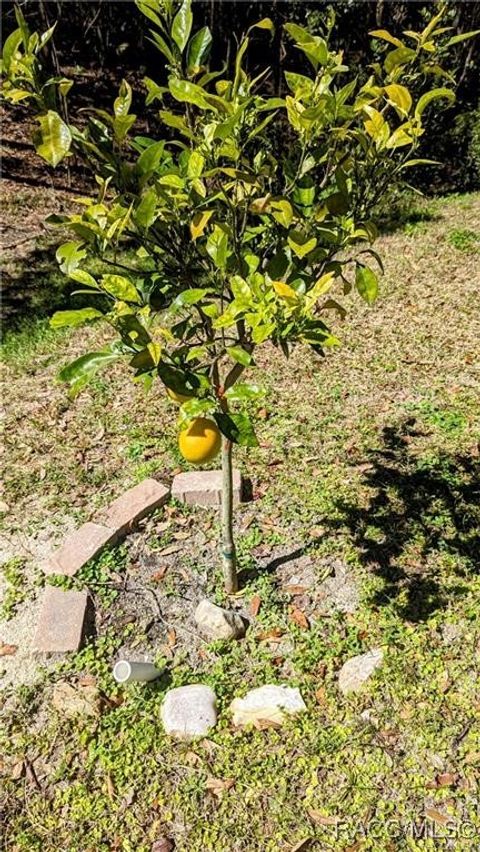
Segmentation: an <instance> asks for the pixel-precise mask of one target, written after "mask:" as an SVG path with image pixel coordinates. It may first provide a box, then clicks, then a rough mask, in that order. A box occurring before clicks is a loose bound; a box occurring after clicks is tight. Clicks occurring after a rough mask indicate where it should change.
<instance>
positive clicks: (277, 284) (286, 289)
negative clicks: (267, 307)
mask: <svg viewBox="0 0 480 852" xmlns="http://www.w3.org/2000/svg"><path fill="white" fill-rule="evenodd" d="M272 287H273V289H274V290H275V293H276V294H277V296H280V298H281V299H286V300H287V301H295V302H298V295H297V293H296V292H295V290H294V289H293V287H290V285H289V284H285V283H284V282H283V281H272Z"/></svg>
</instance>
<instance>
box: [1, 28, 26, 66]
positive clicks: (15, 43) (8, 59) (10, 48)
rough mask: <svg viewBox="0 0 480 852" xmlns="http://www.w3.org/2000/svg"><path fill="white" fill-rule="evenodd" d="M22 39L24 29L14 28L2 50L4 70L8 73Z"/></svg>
mask: <svg viewBox="0 0 480 852" xmlns="http://www.w3.org/2000/svg"><path fill="white" fill-rule="evenodd" d="M21 41H22V31H21V30H20V29H18V30H14V31H13V33H11V34H10V35H9V36H8V38H7V39H6V40H5V44H4V45H3V50H2V63H3V72H4V73H5V74H8V72H9V70H10V65H11V63H12V59H13V58H14V56H15V54H16V52H17V50H18V47H19V45H20V42H21Z"/></svg>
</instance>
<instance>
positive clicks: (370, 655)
mask: <svg viewBox="0 0 480 852" xmlns="http://www.w3.org/2000/svg"><path fill="white" fill-rule="evenodd" d="M382 660H383V651H382V650H381V649H380V648H375V649H374V650H373V651H367V653H366V654H359V655H358V656H357V657H352V659H351V660H347V662H346V663H344V665H343V666H342V668H341V669H340V672H339V674H338V686H339V689H340V691H341V692H343V694H344V695H346V694H347V693H349V692H356V691H357V690H358V689H361V687H362V686H363V684H364V683H365V682H366V681H367V680H368V679H369V677H371V676H372V674H373V672H374V671H375V669H376V668H378V666H379V665H381V663H382Z"/></svg>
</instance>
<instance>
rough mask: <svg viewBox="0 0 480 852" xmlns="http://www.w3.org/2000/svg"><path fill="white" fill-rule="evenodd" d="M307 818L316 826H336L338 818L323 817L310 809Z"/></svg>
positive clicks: (318, 812)
mask: <svg viewBox="0 0 480 852" xmlns="http://www.w3.org/2000/svg"><path fill="white" fill-rule="evenodd" d="M308 816H309V817H310V819H311V820H312V821H313V822H315V823H317V825H336V824H337V822H338V817H334V816H325V815H324V814H322V813H320V811H317V810H315V809H314V808H310V810H309V811H308Z"/></svg>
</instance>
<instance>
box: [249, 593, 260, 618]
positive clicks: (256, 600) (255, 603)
mask: <svg viewBox="0 0 480 852" xmlns="http://www.w3.org/2000/svg"><path fill="white" fill-rule="evenodd" d="M261 604H262V600H261V598H260V596H259V595H254V596H253V598H252V600H251V601H250V615H253V617H254V618H255V616H257V615H258V611H259V609H260V606H261Z"/></svg>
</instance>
